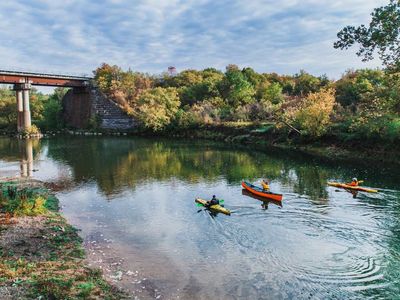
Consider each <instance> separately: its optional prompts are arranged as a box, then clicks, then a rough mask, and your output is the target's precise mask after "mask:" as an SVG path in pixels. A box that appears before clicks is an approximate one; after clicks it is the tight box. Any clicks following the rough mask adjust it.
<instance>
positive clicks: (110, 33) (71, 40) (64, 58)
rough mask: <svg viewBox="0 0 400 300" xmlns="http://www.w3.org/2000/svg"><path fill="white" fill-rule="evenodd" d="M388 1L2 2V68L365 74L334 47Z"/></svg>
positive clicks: (354, 60) (350, 57) (351, 55)
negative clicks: (105, 66)
mask: <svg viewBox="0 0 400 300" xmlns="http://www.w3.org/2000/svg"><path fill="white" fill-rule="evenodd" d="M386 2H387V0H347V1H345V0H338V1H328V0H325V1H321V0H318V1H317V0H304V1H301V0H281V1H272V0H247V1H240V0H230V1H228V0H197V1H196V0H158V1H156V0H147V1H145V0H141V1H129V0H99V1H90V0H65V1H54V0H38V1H29V0H13V1H11V0H3V1H1V2H0V28H1V29H2V30H1V31H0V67H4V68H14V69H22V70H23V69H26V70H38V71H46V70H48V71H52V72H74V73H90V72H91V71H92V70H93V69H94V68H96V67H97V66H98V65H99V64H100V63H102V62H108V63H111V64H118V65H120V66H123V67H125V68H127V67H131V68H132V69H135V70H139V71H143V72H150V73H160V72H162V71H164V70H165V69H166V68H167V67H168V66H169V65H174V66H176V67H177V68H178V69H185V68H197V69H200V68H205V67H216V68H219V69H223V68H224V67H225V66H226V65H227V64H229V63H236V64H238V65H240V66H242V67H244V66H250V67H253V68H254V69H256V70H257V71H260V72H278V73H295V72H297V71H299V70H300V69H306V70H308V71H310V72H312V73H316V74H322V73H327V74H328V75H329V76H332V77H337V76H339V75H340V74H341V73H342V72H344V71H345V70H346V69H348V68H356V67H365V66H377V65H378V64H379V62H378V61H374V62H372V63H370V64H368V65H366V64H363V63H361V62H360V60H359V59H358V58H357V57H356V55H355V54H354V51H349V52H343V51H339V50H335V49H333V47H332V44H333V42H334V41H335V38H336V33H337V32H338V31H339V30H340V29H341V28H342V27H343V26H345V25H348V24H359V23H365V22H368V20H369V14H370V12H371V11H372V9H373V8H374V7H377V6H380V5H383V4H385V3H386Z"/></svg>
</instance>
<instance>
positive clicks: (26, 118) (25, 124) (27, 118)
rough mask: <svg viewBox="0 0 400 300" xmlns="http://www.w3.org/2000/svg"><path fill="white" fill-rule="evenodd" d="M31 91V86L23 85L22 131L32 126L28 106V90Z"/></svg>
mask: <svg viewBox="0 0 400 300" xmlns="http://www.w3.org/2000/svg"><path fill="white" fill-rule="evenodd" d="M30 89H31V85H30V84H29V83H24V84H23V99H24V101H23V102H24V105H23V106H24V107H23V108H24V122H23V129H24V130H28V129H29V128H30V127H31V126H32V122H31V109H30V105H29V90H30Z"/></svg>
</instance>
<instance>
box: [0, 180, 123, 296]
mask: <svg viewBox="0 0 400 300" xmlns="http://www.w3.org/2000/svg"><path fill="white" fill-rule="evenodd" d="M0 296H1V299H122V298H124V297H125V294H124V293H123V292H121V291H120V290H118V289H117V288H116V287H114V286H112V285H111V284H109V283H108V282H106V281H105V280H104V279H103V275H102V271H101V270H100V269H95V268H91V267H89V266H88V265H87V263H86V261H85V251H84V249H83V247H82V239H81V238H80V237H79V235H78V233H77V229H75V228H74V227H72V226H71V225H69V224H68V223H67V222H66V220H65V219H64V218H63V217H62V216H61V215H60V213H59V206H58V200H57V198H56V197H54V195H52V194H51V193H50V192H49V191H48V190H47V189H45V188H44V187H43V185H42V184H41V183H39V182H32V181H20V182H0Z"/></svg>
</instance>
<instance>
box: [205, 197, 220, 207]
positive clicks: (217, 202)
mask: <svg viewBox="0 0 400 300" xmlns="http://www.w3.org/2000/svg"><path fill="white" fill-rule="evenodd" d="M218 204H219V200H218V199H217V197H215V195H213V196H212V199H211V200H209V201H207V204H206V205H207V206H208V207H210V206H212V205H218Z"/></svg>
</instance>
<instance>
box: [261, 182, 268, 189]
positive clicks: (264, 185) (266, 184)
mask: <svg viewBox="0 0 400 300" xmlns="http://www.w3.org/2000/svg"><path fill="white" fill-rule="evenodd" d="M261 185H262V187H263V190H264V191H269V183H268V180H266V179H263V181H261Z"/></svg>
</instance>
